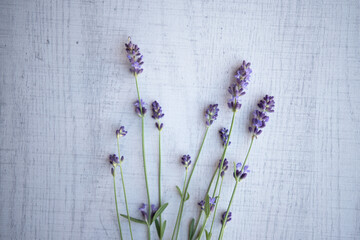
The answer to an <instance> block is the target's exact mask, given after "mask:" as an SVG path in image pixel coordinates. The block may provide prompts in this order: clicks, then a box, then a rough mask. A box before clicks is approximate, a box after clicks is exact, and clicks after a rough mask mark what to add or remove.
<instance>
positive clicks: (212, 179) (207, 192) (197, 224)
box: [189, 168, 218, 240]
mask: <svg viewBox="0 0 360 240" xmlns="http://www.w3.org/2000/svg"><path fill="white" fill-rule="evenodd" d="M217 171H218V168H216V170H215V171H214V174H213V176H212V178H211V181H210V183H209V186H208V189H207V191H206V194H205V197H206V196H208V195H209V192H210V188H211V185H212V183H213V182H214V179H215V176H216V173H217ZM203 212H204V211H202V210H200V214H199V217H198V220H197V221H196V225H195V228H194V232H196V229H197V227H198V226H199V223H200V219H201V216H202V214H203ZM194 236H195V234H194ZM189 240H191V239H189Z"/></svg>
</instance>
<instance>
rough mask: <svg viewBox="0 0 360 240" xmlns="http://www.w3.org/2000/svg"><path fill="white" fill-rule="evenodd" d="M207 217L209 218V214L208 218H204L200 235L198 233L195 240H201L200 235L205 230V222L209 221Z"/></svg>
mask: <svg viewBox="0 0 360 240" xmlns="http://www.w3.org/2000/svg"><path fill="white" fill-rule="evenodd" d="M209 217H210V214H209V216H206V217H205V219H204V223H203V226H202V227H201V230H200V233H199V236H198V237H197V238H196V239H198V240H200V239H201V235H202V234H203V232H204V230H205V226H206V222H207V220H208V219H209Z"/></svg>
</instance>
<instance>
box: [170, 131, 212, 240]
mask: <svg viewBox="0 0 360 240" xmlns="http://www.w3.org/2000/svg"><path fill="white" fill-rule="evenodd" d="M208 131H209V127H206V131H205V135H204V138H203V140H202V143H201V146H200V149H199V152H198V154H197V156H196V159H195V162H194V165H193V168H192V170H191V173H190V176H189V179H188V181H187V183H186V187H185V191H184V192H183V193H182V194H183V195H182V199H181V202H180V207H179V212H178V215H179V214H180V215H179V216H180V217H179V221H176V223H175V227H174V233H175V232H176V238H175V239H177V238H178V236H179V229H180V223H181V218H182V212H183V210H184V202H185V198H186V194H187V190H188V188H189V184H190V181H191V177H192V175H193V174H194V171H195V167H196V164H197V162H198V160H199V156H200V153H201V150H202V148H203V146H204V143H205V139H206V135H207V133H208ZM174 233H173V237H172V238H171V239H173V238H174Z"/></svg>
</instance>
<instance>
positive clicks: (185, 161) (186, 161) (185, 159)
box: [181, 155, 191, 169]
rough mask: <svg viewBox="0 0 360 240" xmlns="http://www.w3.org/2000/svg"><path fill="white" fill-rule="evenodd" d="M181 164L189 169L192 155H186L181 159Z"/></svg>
mask: <svg viewBox="0 0 360 240" xmlns="http://www.w3.org/2000/svg"><path fill="white" fill-rule="evenodd" d="M181 163H182V165H184V166H185V169H187V168H188V167H189V166H190V164H191V157H190V155H184V156H182V157H181Z"/></svg>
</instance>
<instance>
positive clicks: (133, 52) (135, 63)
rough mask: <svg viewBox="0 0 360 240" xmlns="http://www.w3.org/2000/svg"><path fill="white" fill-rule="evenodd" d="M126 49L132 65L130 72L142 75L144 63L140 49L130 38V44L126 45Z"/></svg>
mask: <svg viewBox="0 0 360 240" xmlns="http://www.w3.org/2000/svg"><path fill="white" fill-rule="evenodd" d="M125 49H126V52H127V57H128V59H129V62H130V64H131V68H130V72H132V73H133V74H140V73H142V72H143V70H144V69H142V68H141V65H143V64H144V62H143V61H142V58H143V56H142V55H141V53H140V48H139V47H138V46H137V45H136V44H133V43H132V42H131V41H130V38H129V42H128V43H125Z"/></svg>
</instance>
